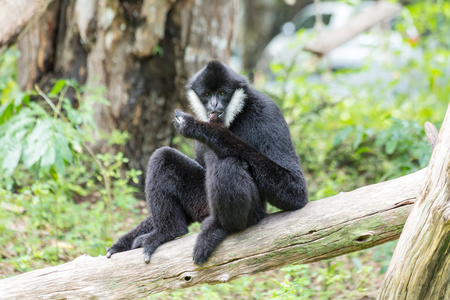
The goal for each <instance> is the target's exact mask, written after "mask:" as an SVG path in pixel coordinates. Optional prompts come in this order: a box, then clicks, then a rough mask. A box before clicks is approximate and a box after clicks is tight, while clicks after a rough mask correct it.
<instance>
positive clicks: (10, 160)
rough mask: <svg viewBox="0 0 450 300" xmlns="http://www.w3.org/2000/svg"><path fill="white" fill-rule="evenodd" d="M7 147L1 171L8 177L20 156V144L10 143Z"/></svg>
mask: <svg viewBox="0 0 450 300" xmlns="http://www.w3.org/2000/svg"><path fill="white" fill-rule="evenodd" d="M9 146H10V147H8V151H7V152H6V153H5V156H4V157H3V163H2V169H3V170H4V174H3V175H4V176H10V175H11V174H12V173H13V171H14V170H15V169H16V167H17V165H18V164H19V160H20V156H21V155H22V144H20V143H12V144H10V145H9Z"/></svg>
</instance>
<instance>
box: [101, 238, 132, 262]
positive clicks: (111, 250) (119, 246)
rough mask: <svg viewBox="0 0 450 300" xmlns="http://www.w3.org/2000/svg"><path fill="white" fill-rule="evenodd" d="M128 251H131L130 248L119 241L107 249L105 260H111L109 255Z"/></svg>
mask: <svg viewBox="0 0 450 300" xmlns="http://www.w3.org/2000/svg"><path fill="white" fill-rule="evenodd" d="M128 250H131V247H130V246H129V245H127V244H125V243H121V241H120V240H119V241H118V242H117V243H115V244H114V245H112V246H111V248H109V249H108V251H107V252H106V258H111V255H113V254H115V253H119V252H124V251H128Z"/></svg>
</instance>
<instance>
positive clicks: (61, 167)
mask: <svg viewBox="0 0 450 300" xmlns="http://www.w3.org/2000/svg"><path fill="white" fill-rule="evenodd" d="M55 169H56V172H58V173H59V174H60V175H62V176H64V174H65V173H66V165H65V164H64V160H63V158H62V156H61V153H60V152H59V149H55Z"/></svg>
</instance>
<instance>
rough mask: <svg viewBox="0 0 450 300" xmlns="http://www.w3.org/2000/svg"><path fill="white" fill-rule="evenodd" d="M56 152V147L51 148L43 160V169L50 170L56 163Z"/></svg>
mask: <svg viewBox="0 0 450 300" xmlns="http://www.w3.org/2000/svg"><path fill="white" fill-rule="evenodd" d="M55 156H56V151H55V148H54V147H49V148H48V151H47V152H45V153H44V155H43V156H42V158H41V168H42V169H43V170H48V169H50V167H51V166H52V165H53V164H54V163H55Z"/></svg>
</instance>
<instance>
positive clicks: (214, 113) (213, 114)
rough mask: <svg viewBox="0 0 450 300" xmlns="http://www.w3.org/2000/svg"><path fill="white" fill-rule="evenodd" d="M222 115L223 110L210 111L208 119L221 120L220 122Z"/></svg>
mask: <svg viewBox="0 0 450 300" xmlns="http://www.w3.org/2000/svg"><path fill="white" fill-rule="evenodd" d="M223 116H224V113H223V111H212V112H210V113H209V120H210V121H211V120H214V121H221V122H222V118H223Z"/></svg>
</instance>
